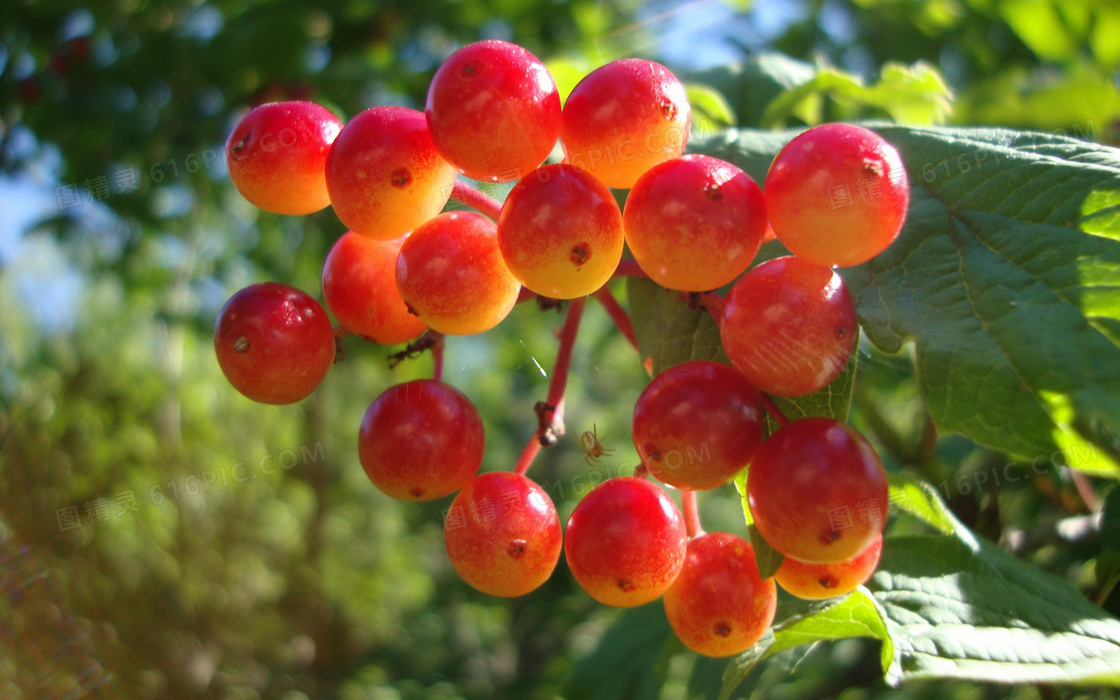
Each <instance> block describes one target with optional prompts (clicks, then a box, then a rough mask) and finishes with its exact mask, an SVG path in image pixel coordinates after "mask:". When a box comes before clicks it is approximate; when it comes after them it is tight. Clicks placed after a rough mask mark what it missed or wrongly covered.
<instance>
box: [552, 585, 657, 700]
mask: <svg viewBox="0 0 1120 700" xmlns="http://www.w3.org/2000/svg"><path fill="white" fill-rule="evenodd" d="M677 644H678V643H677V642H676V638H675V637H674V636H673V630H672V628H671V627H669V621H668V620H667V619H666V618H665V606H664V605H663V604H662V603H661V601H660V600H658V601H656V602H653V603H649V604H647V605H642V606H640V607H636V608H629V609H627V610H624V611H623V612H622V613H621V614H620V615H619V616H618V619H616V620H615V622H614V624H613V625H611V626H610V627H609V628H608V629H607V631H606V632H605V633H603V636H602V638H601V639H600V640H599V644H598V645H596V647H595V649H594V650H593V651H592V652H591V653H590V654H588V655H586V656H584V657H583V658H581V659H580V660H579V661H577V662H576V664H575V667H574V668H573V669H572V674H571V676H570V677H569V678H568V682H567V686H566V688H565V690H566V693H565V696H566V697H578V698H588V699H589V700H657V697H658V696H659V695H660V693H661V686H662V685H663V684H664V674H662V673H659V672H658V667H659V665H660V662H661V660H662V656H663V655H664V653H665V652H666V649H667V647H668V646H670V645H671V646H672V648H673V649H676V648H677Z"/></svg>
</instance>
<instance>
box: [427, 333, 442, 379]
mask: <svg viewBox="0 0 1120 700" xmlns="http://www.w3.org/2000/svg"><path fill="white" fill-rule="evenodd" d="M429 333H431V334H432V363H433V364H432V379H434V380H436V381H437V382H442V381H443V347H444V335H443V333H438V332H436V331H429Z"/></svg>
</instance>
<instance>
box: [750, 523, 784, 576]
mask: <svg viewBox="0 0 1120 700" xmlns="http://www.w3.org/2000/svg"><path fill="white" fill-rule="evenodd" d="M747 532H749V533H750V538H751V548H752V549H754V562H755V564H756V565H757V566H758V575H759V576H761V577H762V578H763V580H765V579H768V578H770V577H771V576H773V575H774V574H776V573H778V569H779V568H781V566H782V562H783V561H785V559H786V557H785V555H784V554H782V553H781V552H779V551H778V550H776V549H774V548H773V547H771V546H770V543H769V542H767V541H766V540H765V539H763V537H762V533H761V532H759V531H758V528H757V527H755V526H754V524H753V523H752V524H751V525H750V526H748V527H747Z"/></svg>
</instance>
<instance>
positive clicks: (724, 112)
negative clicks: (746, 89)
mask: <svg viewBox="0 0 1120 700" xmlns="http://www.w3.org/2000/svg"><path fill="white" fill-rule="evenodd" d="M684 91H685V95H687V96H688V104H689V105H690V106H691V107H692V122H693V123H694V124H697V125H700V128H701V130H703V126H702V125H704V124H712V125H714V126H715V127H722V126H735V112H734V111H733V110H732V109H731V105H729V104H728V103H727V98H725V97H724V96H723V95H722V94H721V93H720V91H719V90H716V89H715V88H714V87H712V86H710V85H702V84H700V83H685V84H684Z"/></svg>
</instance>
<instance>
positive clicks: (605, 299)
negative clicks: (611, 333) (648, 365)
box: [595, 284, 638, 350]
mask: <svg viewBox="0 0 1120 700" xmlns="http://www.w3.org/2000/svg"><path fill="white" fill-rule="evenodd" d="M595 298H596V299H598V300H599V303H600V304H602V305H603V308H604V309H605V310H606V312H607V315H608V316H610V317H611V320H612V321H614V325H615V326H617V327H618V330H619V331H620V332H621V333H622V335H624V336H625V337H626V339H627V340H629V341H630V344H631V345H633V346H634V349H635V350H637V349H638V338H637V336H635V335H634V324H632V323H631V322H630V316H629V314H627V313H626V310H625V309H623V308H622V305H621V304H619V303H618V299H615V298H614V294H612V293H611V290H610V288H609V287H607V285H605V284H604V285H603V286H602V287H600V288H599V291H597V292H595Z"/></svg>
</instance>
